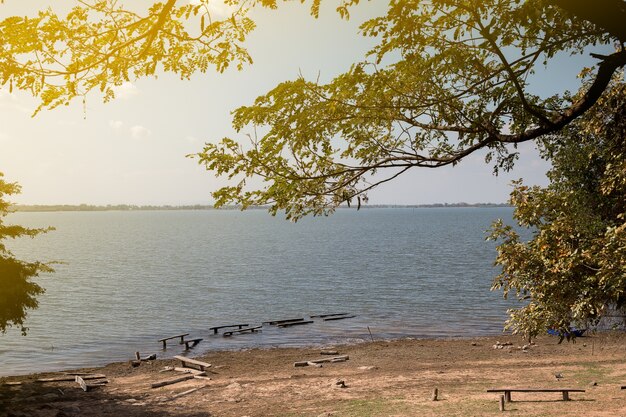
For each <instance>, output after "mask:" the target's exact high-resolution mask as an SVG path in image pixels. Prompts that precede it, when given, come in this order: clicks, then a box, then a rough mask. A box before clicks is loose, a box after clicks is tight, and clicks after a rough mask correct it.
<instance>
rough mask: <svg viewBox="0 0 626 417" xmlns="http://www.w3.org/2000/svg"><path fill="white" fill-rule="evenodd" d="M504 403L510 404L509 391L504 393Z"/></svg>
mask: <svg viewBox="0 0 626 417" xmlns="http://www.w3.org/2000/svg"><path fill="white" fill-rule="evenodd" d="M504 401H506V402H507V403H510V402H511V391H504Z"/></svg>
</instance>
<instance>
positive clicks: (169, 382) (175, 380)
mask: <svg viewBox="0 0 626 417" xmlns="http://www.w3.org/2000/svg"><path fill="white" fill-rule="evenodd" d="M190 379H193V375H184V376H181V377H178V378H173V379H168V380H166V381H161V382H155V383H153V384H151V385H150V388H160V387H164V386H166V385H172V384H178V383H179V382H183V381H188V380H190Z"/></svg>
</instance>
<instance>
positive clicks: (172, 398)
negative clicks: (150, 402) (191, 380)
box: [169, 384, 209, 401]
mask: <svg viewBox="0 0 626 417" xmlns="http://www.w3.org/2000/svg"><path fill="white" fill-rule="evenodd" d="M208 386H209V384H205V385H203V386H201V387H196V388H192V389H188V390H187V391H183V392H180V393H178V394H176V395H172V396H171V397H170V398H169V400H170V401H171V400H175V399H176V398H180V397H184V396H185V395H188V394H191V393H194V392H196V391H199V390H201V389H202V388H206V387H208Z"/></svg>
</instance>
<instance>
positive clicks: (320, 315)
mask: <svg viewBox="0 0 626 417" xmlns="http://www.w3.org/2000/svg"><path fill="white" fill-rule="evenodd" d="M348 314H350V313H332V314H315V315H311V316H309V317H311V318H312V319H313V318H316V317H319V318H320V319H323V318H324V317H334V316H347V315H348Z"/></svg>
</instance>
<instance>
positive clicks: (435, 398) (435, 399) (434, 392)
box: [430, 388, 439, 401]
mask: <svg viewBox="0 0 626 417" xmlns="http://www.w3.org/2000/svg"><path fill="white" fill-rule="evenodd" d="M438 396H439V389H438V388H435V389H434V390H433V395H432V397H430V400H431V401H437V400H438V399H439V398H438Z"/></svg>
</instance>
